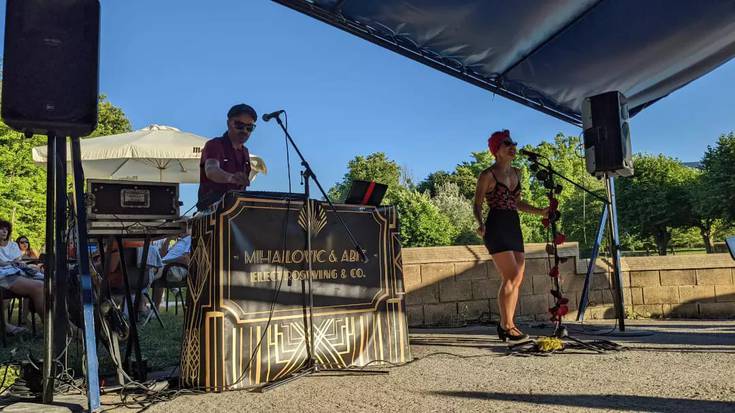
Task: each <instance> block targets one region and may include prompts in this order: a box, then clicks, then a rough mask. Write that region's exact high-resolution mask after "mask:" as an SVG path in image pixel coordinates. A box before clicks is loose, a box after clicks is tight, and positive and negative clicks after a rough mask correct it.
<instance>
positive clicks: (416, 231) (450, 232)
mask: <svg viewBox="0 0 735 413" xmlns="http://www.w3.org/2000/svg"><path fill="white" fill-rule="evenodd" d="M394 196H395V198H394V205H395V206H396V209H397V210H398V216H399V217H400V232H401V243H402V245H403V246H404V247H431V246H439V245H452V241H453V240H454V239H455V237H456V236H457V233H458V230H457V228H456V227H455V226H454V225H453V224H452V223H451V222H450V221H449V218H448V217H447V216H446V215H444V214H442V212H441V211H440V210H439V208H438V207H437V206H436V205H434V204H433V203H432V202H431V198H429V194H428V193H421V192H418V191H417V190H415V189H407V188H404V187H399V189H398V190H397V191H396V192H395V195H394Z"/></svg>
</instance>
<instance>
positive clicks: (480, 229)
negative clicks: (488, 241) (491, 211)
mask: <svg viewBox="0 0 735 413" xmlns="http://www.w3.org/2000/svg"><path fill="white" fill-rule="evenodd" d="M475 231H477V235H479V236H480V237H481V238H482V237H484V236H485V224H481V225H480V226H479V227H477V229H476V230H475Z"/></svg>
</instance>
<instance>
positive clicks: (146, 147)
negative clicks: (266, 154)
mask: <svg viewBox="0 0 735 413" xmlns="http://www.w3.org/2000/svg"><path fill="white" fill-rule="evenodd" d="M206 142H207V138H204V137H201V136H198V135H194V134H193V133H188V132H182V131H180V130H179V129H177V128H174V127H171V126H162V125H150V126H148V127H145V128H143V129H139V130H136V131H133V132H128V133H121V134H118V135H109V136H101V137H98V138H89V139H82V140H81V141H80V147H81V153H82V166H83V168H84V177H85V178H94V179H116V180H131V181H148V182H178V183H199V160H200V158H201V151H202V148H203V147H204V144H205V143H206ZM46 158H47V150H46V146H37V147H35V148H33V161H34V162H36V163H37V164H42V165H46ZM66 160H67V162H68V166H69V171H70V172H71V149H70V148H68V147H67V157H66ZM250 165H251V166H252V171H251V172H250V181H251V182H252V181H253V180H254V179H255V176H256V175H257V174H258V173H259V172H262V173H264V174H265V173H267V172H268V169H267V168H266V166H265V162H264V161H263V159H262V158H260V157H259V156H255V155H250Z"/></svg>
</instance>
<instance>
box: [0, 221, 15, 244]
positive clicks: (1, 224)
mask: <svg viewBox="0 0 735 413" xmlns="http://www.w3.org/2000/svg"><path fill="white" fill-rule="evenodd" d="M0 228H7V229H8V235H7V236H6V237H5V239H4V240H2V241H7V240H9V239H10V234H12V233H13V224H11V223H10V222H8V221H6V220H4V219H0Z"/></svg>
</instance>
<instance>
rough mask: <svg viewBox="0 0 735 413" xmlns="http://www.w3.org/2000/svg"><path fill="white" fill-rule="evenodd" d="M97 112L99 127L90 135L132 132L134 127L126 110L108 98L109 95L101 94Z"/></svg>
mask: <svg viewBox="0 0 735 413" xmlns="http://www.w3.org/2000/svg"><path fill="white" fill-rule="evenodd" d="M97 110H98V112H97V128H95V130H94V131H93V132H92V133H91V134H90V135H89V137H90V138H92V137H97V136H108V135H116V134H118V133H125V132H130V131H132V130H133V128H132V127H131V125H130V121H129V120H128V118H127V116H125V112H123V110H122V109H120V108H118V107H117V106H115V105H113V104H112V103H110V102H109V101H108V100H107V96H105V95H100V99H99V106H98V109H97Z"/></svg>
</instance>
